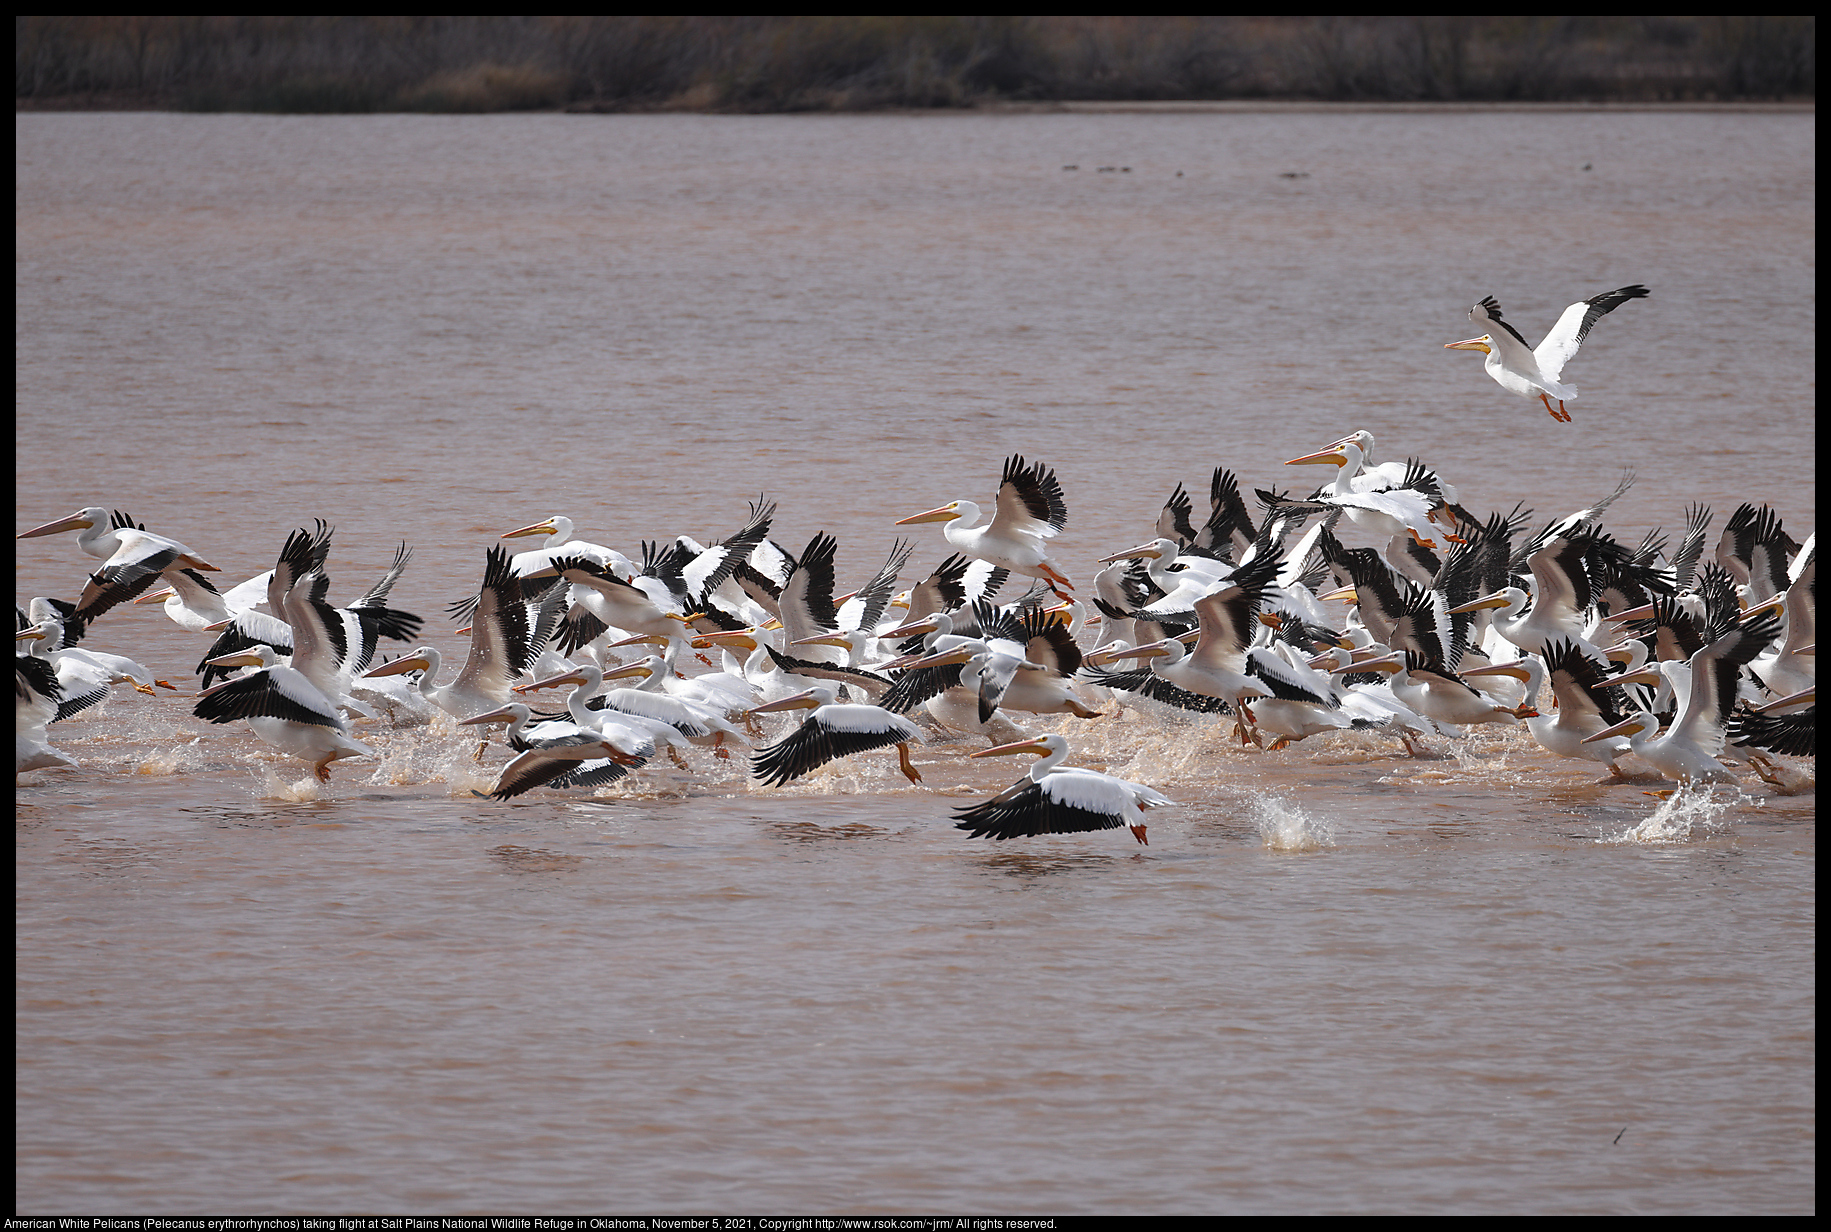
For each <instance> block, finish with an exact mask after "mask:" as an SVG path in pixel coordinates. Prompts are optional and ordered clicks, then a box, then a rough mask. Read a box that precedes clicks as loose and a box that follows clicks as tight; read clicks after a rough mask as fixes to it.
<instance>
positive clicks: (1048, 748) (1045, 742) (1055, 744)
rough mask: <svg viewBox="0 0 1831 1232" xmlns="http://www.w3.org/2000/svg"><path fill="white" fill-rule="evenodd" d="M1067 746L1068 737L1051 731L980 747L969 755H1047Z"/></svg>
mask: <svg viewBox="0 0 1831 1232" xmlns="http://www.w3.org/2000/svg"><path fill="white" fill-rule="evenodd" d="M1067 748H1068V741H1067V739H1066V738H1064V737H1062V736H1060V735H1057V734H1056V733H1055V732H1049V733H1047V734H1045V735H1041V736H1032V737H1030V739H1028V740H1019V741H1016V742H1015V743H1012V744H1000V745H994V746H993V747H992V748H989V749H980V750H979V751H978V752H976V753H968V754H967V756H968V757H1015V756H1017V755H1018V754H1019V753H1035V754H1037V755H1038V756H1047V755H1048V754H1050V753H1053V752H1055V751H1056V750H1057V749H1062V750H1066V749H1067Z"/></svg>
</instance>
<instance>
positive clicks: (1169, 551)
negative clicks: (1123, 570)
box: [1099, 539, 1176, 565]
mask: <svg viewBox="0 0 1831 1232" xmlns="http://www.w3.org/2000/svg"><path fill="white" fill-rule="evenodd" d="M1165 556H1168V557H1170V558H1171V559H1175V556H1176V541H1175V540H1174V539H1153V540H1151V541H1150V542H1149V543H1141V544H1139V545H1138V546H1137V547H1135V548H1127V549H1125V551H1123V552H1114V553H1113V554H1112V555H1111V556H1102V557H1101V558H1100V561H1099V563H1100V564H1102V565H1110V564H1113V563H1114V562H1116V561H1121V560H1162V559H1163V558H1164V557H1165Z"/></svg>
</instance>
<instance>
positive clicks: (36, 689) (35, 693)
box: [13, 631, 76, 775]
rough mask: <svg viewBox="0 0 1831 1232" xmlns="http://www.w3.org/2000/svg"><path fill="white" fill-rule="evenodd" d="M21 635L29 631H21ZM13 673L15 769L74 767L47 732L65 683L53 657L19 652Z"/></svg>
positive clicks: (55, 715) (54, 716) (18, 771)
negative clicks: (59, 674) (52, 662)
mask: <svg viewBox="0 0 1831 1232" xmlns="http://www.w3.org/2000/svg"><path fill="white" fill-rule="evenodd" d="M19 636H20V637H26V636H28V634H27V633H26V632H24V631H22V632H21V633H20V634H19ZM17 660H18V662H17V666H16V667H15V669H14V673H13V691H14V695H15V699H16V700H15V701H14V704H13V773H14V774H15V775H20V774H24V773H25V772H26V771H28V770H53V769H55V770H74V769H76V763H75V762H74V761H71V760H70V759H69V758H68V757H65V756H64V755H63V754H62V753H59V752H58V751H57V750H56V749H54V748H52V747H51V738H50V736H49V735H48V734H47V733H46V731H45V728H46V726H47V725H48V724H50V723H53V722H55V721H56V719H57V710H58V707H59V706H60V705H61V704H62V703H63V700H64V690H63V686H62V685H61V684H59V683H58V681H57V669H56V668H55V667H53V666H52V665H51V662H50V660H48V659H41V658H39V657H37V656H36V655H30V654H22V655H18V656H17Z"/></svg>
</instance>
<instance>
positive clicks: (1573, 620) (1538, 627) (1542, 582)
mask: <svg viewBox="0 0 1831 1232" xmlns="http://www.w3.org/2000/svg"><path fill="white" fill-rule="evenodd" d="M1620 551H1621V548H1620V545H1619V544H1616V543H1615V541H1614V540H1612V539H1610V538H1609V537H1608V536H1606V535H1604V534H1603V533H1602V532H1601V531H1600V530H1597V529H1595V528H1593V527H1584V528H1581V529H1573V530H1566V531H1559V532H1557V533H1555V534H1550V535H1549V536H1545V535H1541V536H1540V537H1539V538H1538V539H1537V540H1536V541H1535V543H1534V544H1530V545H1528V553H1527V556H1526V565H1527V567H1528V568H1530V569H1531V571H1532V593H1531V594H1530V595H1528V594H1527V593H1526V592H1525V591H1523V590H1521V589H1520V588H1519V587H1517V586H1507V587H1503V588H1502V589H1500V590H1498V591H1496V592H1494V593H1493V594H1488V595H1483V596H1481V597H1480V598H1478V599H1471V600H1470V601H1469V602H1467V603H1463V604H1459V605H1457V606H1456V607H1453V608H1451V609H1449V615H1451V616H1460V615H1462V614H1463V613H1465V612H1474V611H1479V610H1481V609H1484V608H1492V609H1495V611H1494V617H1493V624H1492V628H1493V630H1494V632H1496V633H1498V634H1499V635H1500V636H1501V637H1503V638H1505V639H1506V640H1507V641H1509V642H1511V643H1513V645H1515V646H1518V647H1519V648H1520V649H1521V650H1527V651H1531V652H1532V653H1534V654H1543V653H1544V652H1545V647H1546V645H1548V644H1549V643H1550V642H1552V641H1555V640H1557V639H1558V638H1567V639H1569V640H1570V641H1572V642H1574V643H1575V644H1576V646H1577V649H1578V650H1581V651H1582V652H1583V653H1584V654H1586V655H1588V656H1589V657H1590V658H1591V659H1593V660H1594V661H1595V662H1596V663H1598V664H1602V663H1606V662H1607V661H1608V656H1607V655H1606V654H1604V653H1603V651H1602V649H1601V648H1600V647H1598V646H1597V645H1596V644H1595V643H1594V642H1592V641H1590V640H1589V638H1587V637H1586V636H1584V629H1585V621H1584V617H1583V613H1584V611H1585V610H1586V609H1588V608H1589V607H1590V605H1591V604H1592V603H1593V602H1594V598H1595V587H1594V585H1593V584H1592V581H1591V577H1590V570H1591V567H1592V566H1591V561H1592V560H1600V559H1601V556H1600V555H1599V554H1601V553H1607V552H1615V553H1619V552H1620ZM1528 603H1530V607H1529V608H1528Z"/></svg>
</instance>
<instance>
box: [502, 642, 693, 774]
mask: <svg viewBox="0 0 1831 1232" xmlns="http://www.w3.org/2000/svg"><path fill="white" fill-rule="evenodd" d="M605 679H606V677H605V675H604V673H603V671H602V670H600V669H599V668H597V667H595V666H593V665H592V664H589V663H587V664H585V665H583V666H582V667H578V668H574V669H573V670H572V671H570V672H567V673H566V674H564V675H562V676H555V677H553V678H552V679H550V680H541V681H537V682H535V683H534V684H523V685H516V686H515V691H516V692H517V693H532V692H534V691H535V690H537V689H545V688H549V687H551V686H555V685H562V684H570V685H572V686H574V688H573V690H572V692H571V693H569V694H567V696H566V713H567V715H568V716H569V717H570V718H571V719H572V722H573V724H574V725H575V726H577V727H581V728H584V729H585V730H587V731H592V732H596V733H597V734H599V735H601V736H604V737H605V738H607V739H609V740H612V741H614V742H615V743H616V745H617V747H618V748H619V749H620V750H622V751H623V752H624V753H626V754H628V755H630V756H633V757H643V758H648V757H652V756H654V750H655V749H656V748H657V747H659V746H666V748H667V750H668V756H669V757H670V758H672V759H673V761H674V764H675V765H677V766H679V767H681V769H683V770H684V769H686V765H687V763H686V761H685V760H684V759H682V757H681V756H680V746H681V745H683V744H685V743H686V742H687V737H686V736H685V735H683V734H682V732H681V729H680V728H678V727H676V726H674V725H673V724H671V723H668V722H665V721H663V720H661V719H656V718H649V717H647V716H644V715H640V714H634V713H631V712H629V711H625V710H618V709H614V708H612V707H611V706H609V705H605V704H604V703H600V706H602V708H601V709H598V710H593V709H592V708H591V706H590V700H591V698H592V695H593V694H595V693H596V692H597V691H598V690H599V689H601V688H603V687H604V681H605ZM613 692H616V693H629V692H635V690H631V689H616V690H613ZM699 730H703V729H699Z"/></svg>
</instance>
